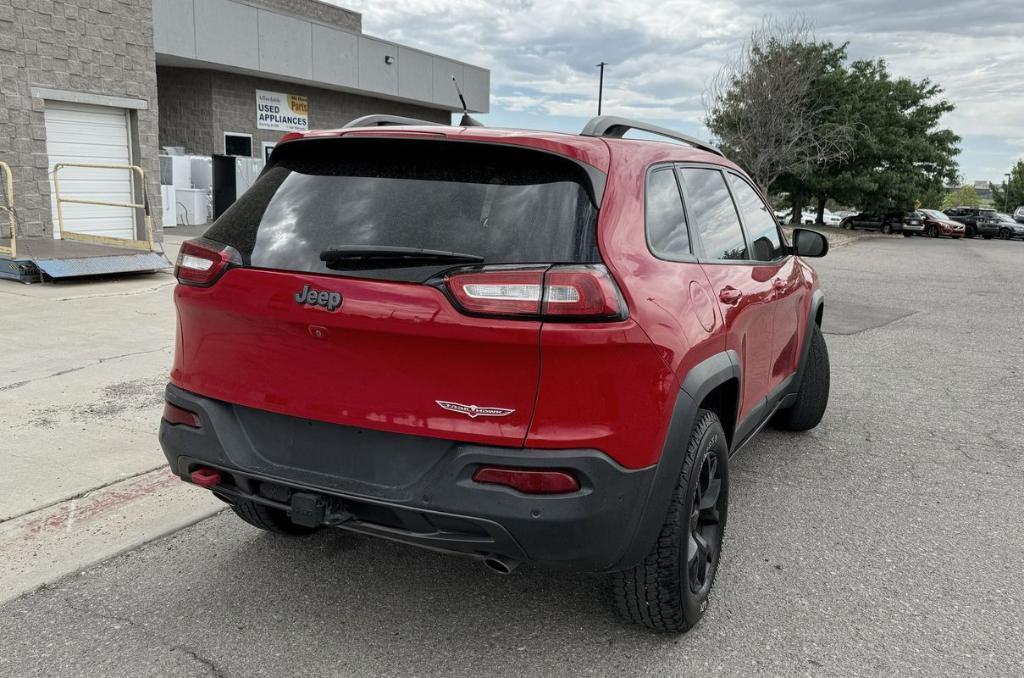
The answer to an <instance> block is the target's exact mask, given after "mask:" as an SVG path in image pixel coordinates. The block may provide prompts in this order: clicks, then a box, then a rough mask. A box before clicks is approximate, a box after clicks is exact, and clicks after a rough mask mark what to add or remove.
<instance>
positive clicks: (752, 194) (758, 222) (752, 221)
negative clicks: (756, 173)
mask: <svg viewBox="0 0 1024 678" xmlns="http://www.w3.org/2000/svg"><path fill="white" fill-rule="evenodd" d="M729 181H730V182H731V183H732V191H733V195H735V196H736V202H737V203H738V204H739V206H740V214H742V215H743V225H744V226H746V227H747V237H749V238H750V248H751V249H752V250H753V253H752V254H753V256H752V257H750V258H751V259H753V260H755V261H774V260H776V259H781V258H782V257H784V256H786V250H785V248H784V247H783V246H782V238H780V237H779V227H778V226H777V225H776V224H775V217H773V216H772V213H771V212H769V211H768V207H767V205H765V204H764V201H763V200H761V196H759V195H758V194H757V191H755V190H754V188H753V187H752V186H751V185H750V184H748V183H747V182H746V181H744V180H743V179H741V178H739V177H738V176H736V175H735V174H730V175H729Z"/></svg>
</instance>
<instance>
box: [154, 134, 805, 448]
mask: <svg viewBox="0 0 1024 678" xmlns="http://www.w3.org/2000/svg"><path fill="white" fill-rule="evenodd" d="M412 132H413V133H417V134H438V133H439V132H440V131H439V130H438V129H436V128H430V127H423V128H414V129H412ZM352 133H353V132H351V130H337V131H319V132H315V133H309V134H307V135H305V136H308V137H321V138H322V137H324V136H331V135H339V134H352ZM408 133H409V131H408V130H403V131H397V130H387V129H384V130H364V131H360V132H358V134H360V135H362V136H395V135H402V134H406V135H407V134H408ZM443 134H446V135H447V136H448V138H449V139H450V140H452V141H456V140H461V141H479V142H489V143H505V144H511V145H517V146H525V147H531V148H537V149H541V150H545V151H549V152H553V153H560V154H563V155H566V156H568V157H571V158H574V159H576V160H578V161H580V162H584V163H587V164H590V165H592V166H594V167H596V168H598V169H600V170H602V171H604V172H606V173H607V174H608V181H607V184H606V187H605V193H604V199H603V203H602V205H601V211H600V216H599V222H598V244H599V248H600V251H601V254H602V258H603V260H604V262H605V264H606V266H607V267H608V270H609V272H610V273H611V275H612V277H613V279H614V280H615V281H616V283H617V285H618V287H619V289H620V290H621V292H622V295H623V297H624V298H625V301H626V304H627V308H628V311H629V318H628V319H627V320H624V321H619V322H612V323H544V324H542V323H540V322H538V321H532V320H495V319H487V318H478V317H470V316H467V315H465V314H462V313H460V312H458V311H457V310H456V309H455V308H454V307H453V306H452V304H451V303H450V302H449V301H448V299H447V298H446V297H445V296H444V295H443V294H442V293H441V292H440V291H438V290H437V289H434V288H432V287H428V286H424V285H418V284H410V283H397V282H381V281H375V280H360V279H355V278H345V277H342V276H320V275H313V274H297V273H282V272H275V271H266V270H256V269H233V270H230V271H228V273H227V274H225V275H224V277H223V278H222V279H221V280H220V281H219V282H217V283H216V285H214V286H213V287H211V288H208V289H203V288H196V287H187V286H181V285H179V286H178V288H177V290H176V291H175V303H176V305H177V309H178V320H179V327H180V336H179V343H178V346H177V350H176V352H175V362H174V367H173V371H172V373H171V380H172V382H173V383H175V384H176V385H177V386H180V387H181V388H184V389H187V390H190V391H193V392H196V393H200V394H203V395H206V396H209V397H213V398H218V399H221V400H225V401H228V402H232V403H238V404H241V405H245V406H249V407H254V408H260V409H264V410H269V411H273V412H279V413H282V414H288V415H293V416H299V417H305V418H310V419H317V420H321V421H328V422H333V423H338V424H344V425H351V426H359V427H365V428H371V429H379V430H385V431H393V432H397V433H408V434H415V435H424V436H434V437H442V438H451V439H455V440H462V441H467V442H478V443H486V444H496V445H505V446H509V447H519V446H522V445H524V444H525V445H527V446H529V447H533V448H542V449H543V448H548V449H558V448H594V449H598V450H601V451H603V452H605V453H607V454H608V455H609V456H611V457H612V458H614V459H615V460H617V461H618V462H619V463H620V464H622V465H623V466H626V467H629V468H640V467H644V466H649V465H651V464H654V463H656V462H657V460H658V459H659V457H660V454H661V450H662V446H663V444H664V440H665V435H666V432H667V428H668V423H669V414H670V412H671V409H672V407H673V405H674V403H675V400H676V396H677V393H678V389H679V388H680V386H681V384H682V381H683V379H684V378H685V376H686V375H687V374H688V373H689V371H690V370H691V369H692V368H693V366H694V365H696V364H697V363H699V362H701V361H703V360H705V359H706V358H708V357H710V356H712V355H714V354H716V353H719V352H721V351H724V350H726V349H727V348H731V349H734V350H736V351H737V353H738V354H739V355H740V360H741V369H742V373H743V383H742V385H741V391H742V405H741V407H740V409H741V411H742V414H746V413H747V412H749V411H750V410H751V408H752V407H753V406H754V405H755V404H756V403H757V402H758V401H759V399H762V398H763V397H764V396H765V395H766V394H767V393H768V392H769V391H770V390H771V389H772V388H773V387H774V386H776V385H778V384H779V383H780V382H781V381H782V380H783V379H785V378H786V377H787V376H789V375H790V374H791V373H792V372H793V371H794V370H795V367H796V360H797V356H799V355H800V349H801V346H800V343H801V341H802V337H803V336H804V335H803V329H804V327H806V322H807V319H806V315H805V314H806V313H807V307H808V304H809V301H810V292H811V290H812V289H813V288H814V286H815V285H816V282H815V280H814V276H813V271H811V269H810V268H809V267H807V266H806V265H804V264H803V263H802V262H800V261H799V260H798V259H796V258H795V257H788V258H786V259H785V260H783V261H782V262H779V263H776V264H772V265H763V266H761V265H758V266H750V265H701V264H698V263H695V262H692V263H680V262H668V261H662V260H659V259H657V258H655V257H654V256H653V255H652V254H651V253H650V251H649V250H648V247H647V242H646V238H645V234H644V200H643V192H644V180H645V175H646V171H647V169H648V167H650V166H651V165H652V164H655V163H659V162H668V161H676V162H688V161H692V162H702V163H713V164H716V165H719V166H722V167H726V168H731V169H737V168H736V166H735V165H733V164H732V163H730V162H729V161H728V160H724V159H723V158H721V157H718V156H714V155H711V154H708V153H705V152H703V151H699V150H697V149H693V148H689V147H685V146H676V145H670V144H663V143H656V142H645V141H636V140H629V141H625V140H616V139H598V138H592V137H581V136H577V135H567V134H556V133H543V132H525V131H516V130H497V129H487V128H449V129H446V130H444V131H443ZM288 143H302V141H301V139H297V140H295V141H290V142H288ZM305 284H309V285H310V286H313V287H316V288H318V289H328V290H334V291H339V292H341V294H342V296H343V298H344V303H343V305H342V307H341V309H339V311H338V312H336V313H330V312H327V311H325V310H323V309H311V308H304V307H302V306H299V305H297V304H295V303H294V301H293V295H294V294H295V292H296V291H298V290H299V289H301V288H302V287H303V285H305ZM726 286H733V287H735V288H737V289H740V290H741V291H742V292H743V296H742V297H741V299H740V300H739V302H738V303H737V304H735V305H728V304H723V303H721V302H719V292H720V290H721V289H722V288H724V287H726ZM311 324H312V325H315V326H316V327H317V328H318V330H320V331H319V332H318V333H313V334H311V331H310V326H311ZM436 400H445V401H453V402H457V403H461V404H463V405H477V406H483V407H500V408H509V409H513V410H514V412H513V413H512V414H510V415H509V416H507V417H493V418H492V417H476V418H469V417H466V416H464V415H462V414H459V413H456V412H450V411H446V410H444V409H441V408H440V407H438V405H437V404H436V402H435V401H436Z"/></svg>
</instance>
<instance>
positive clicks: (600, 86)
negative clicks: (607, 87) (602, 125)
mask: <svg viewBox="0 0 1024 678" xmlns="http://www.w3.org/2000/svg"><path fill="white" fill-rule="evenodd" d="M607 65H608V62H606V61H602V62H601V63H599V64H598V65H597V67H598V68H600V69H601V79H600V80H598V82H597V114H598V115H601V99H603V98H604V67H605V66H607Z"/></svg>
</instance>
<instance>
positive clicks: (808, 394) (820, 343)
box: [772, 324, 829, 431]
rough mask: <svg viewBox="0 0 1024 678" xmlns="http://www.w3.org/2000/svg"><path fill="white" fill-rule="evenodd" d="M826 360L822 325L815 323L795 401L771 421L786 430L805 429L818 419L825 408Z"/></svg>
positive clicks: (826, 352)
mask: <svg viewBox="0 0 1024 678" xmlns="http://www.w3.org/2000/svg"><path fill="white" fill-rule="evenodd" d="M828 388H829V362H828V346H826V345H825V337H824V335H823V334H822V333H821V328H820V327H818V326H817V324H815V326H814V328H813V329H812V330H811V345H810V346H809V347H808V354H807V364H806V365H805V366H804V375H803V380H802V381H801V382H800V391H799V392H797V395H796V402H795V403H793V405H791V406H790V407H787V408H786V409H784V410H781V411H779V412H778V413H777V414H776V415H775V417H774V418H773V419H772V424H773V425H774V426H776V427H777V428H781V429H784V430H786V431H807V430H810V429H812V428H814V427H815V426H817V425H818V423H819V422H821V418H822V417H823V416H824V415H825V408H827V407H828Z"/></svg>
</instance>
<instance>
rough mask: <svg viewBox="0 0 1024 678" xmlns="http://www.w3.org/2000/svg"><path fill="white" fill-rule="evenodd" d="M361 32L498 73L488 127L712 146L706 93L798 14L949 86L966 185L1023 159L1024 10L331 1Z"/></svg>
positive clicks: (733, 1)
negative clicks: (601, 118)
mask: <svg viewBox="0 0 1024 678" xmlns="http://www.w3.org/2000/svg"><path fill="white" fill-rule="evenodd" d="M335 1H336V2H337V4H341V5H343V6H345V7H349V8H350V9H353V10H356V11H359V12H362V13H363V31H364V32H366V33H368V34H371V35H377V36H380V37H384V38H388V39H392V40H395V41H398V42H402V43H405V44H409V45H413V46H417V47H421V48H423V49H427V50H430V51H433V52H437V53H440V54H443V55H446V56H452V57H455V58H459V59H462V60H465V61H468V62H470V63H474V64H478V65H481V66H485V67H487V68H490V69H491V112H490V114H489V115H485V116H480V117H481V119H482V121H483V122H484V124H487V125H493V126H502V127H526V128H544V129H555V130H562V131H579V130H580V129H582V127H583V124H584V123H585V122H586V120H587V119H588V118H589V117H590V116H591V115H593V114H595V113H596V106H597V104H596V100H597V69H596V68H595V66H594V65H595V64H597V63H598V62H599V61H606V62H608V63H609V64H610V65H609V66H608V67H607V70H606V72H605V94H604V112H605V113H610V114H617V115H628V116H635V117H639V118H643V119H646V120H650V121H652V122H655V121H656V122H658V123H660V124H663V125H666V126H675V127H677V128H678V129H681V130H684V131H687V132H689V133H691V134H697V135H702V136H707V131H706V130H705V129H704V128H703V126H702V124H701V119H702V117H703V106H702V103H701V91H702V90H703V89H704V86H705V83H706V82H707V80H708V79H709V77H711V76H712V75H713V74H714V73H715V72H716V71H717V70H718V68H719V67H720V65H721V63H722V62H723V60H725V59H727V58H728V57H729V56H730V55H731V54H733V53H734V52H735V50H736V48H737V45H738V44H739V43H740V42H741V41H742V39H743V38H744V37H745V36H746V35H747V34H748V33H749V32H750V30H751V29H752V28H753V27H755V26H756V25H757V24H758V23H759V22H760V21H761V20H762V19H763V17H765V16H768V15H775V16H778V17H781V18H786V17H789V16H792V14H793V13H794V12H799V13H802V14H803V15H804V16H805V17H806V18H807V19H809V20H810V21H811V22H812V23H813V24H814V26H815V29H816V34H817V37H818V38H819V39H822V40H831V41H834V42H845V41H849V43H850V46H849V54H850V56H851V57H852V58H878V57H882V58H885V59H886V60H887V61H888V62H889V65H890V69H891V70H892V71H893V72H894V73H896V74H897V75H901V76H908V77H911V78H914V79H922V78H930V79H932V80H933V81H935V82H938V83H940V84H941V85H942V86H943V87H944V88H945V90H946V96H947V97H948V98H949V99H950V100H952V101H953V102H954V103H955V104H956V106H957V110H956V111H955V112H954V113H952V114H950V115H948V116H947V118H946V120H945V124H946V125H947V126H949V127H950V128H952V129H953V130H954V131H955V132H956V133H957V134H959V135H960V136H962V137H963V143H962V153H961V155H960V167H961V173H962V174H963V176H964V178H965V179H967V180H976V179H989V180H992V181H1000V180H1002V175H1003V173H1004V172H1006V171H1008V170H1009V168H1010V166H1011V165H1012V164H1013V162H1015V161H1016V160H1017V159H1021V158H1024V0H987V1H980V0H957V1H956V2H950V1H948V0H947V1H945V2H944V1H943V0H899V1H894V0H847V1H844V2H837V3H822V2H812V1H811V0H794V1H790V2H752V1H750V0H716V1H714V2H710V1H707V2H699V1H696V0H667V1H661V2H650V1H647V0H643V1H638V0H633V1H630V2H627V1H625V0H622V1H620V2H605V1H603V0H588V1H586V2H583V1H579V0H569V1H560V0H554V1H549V2H544V1H543V0H538V1H534V0H450V1H443V0H335Z"/></svg>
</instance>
